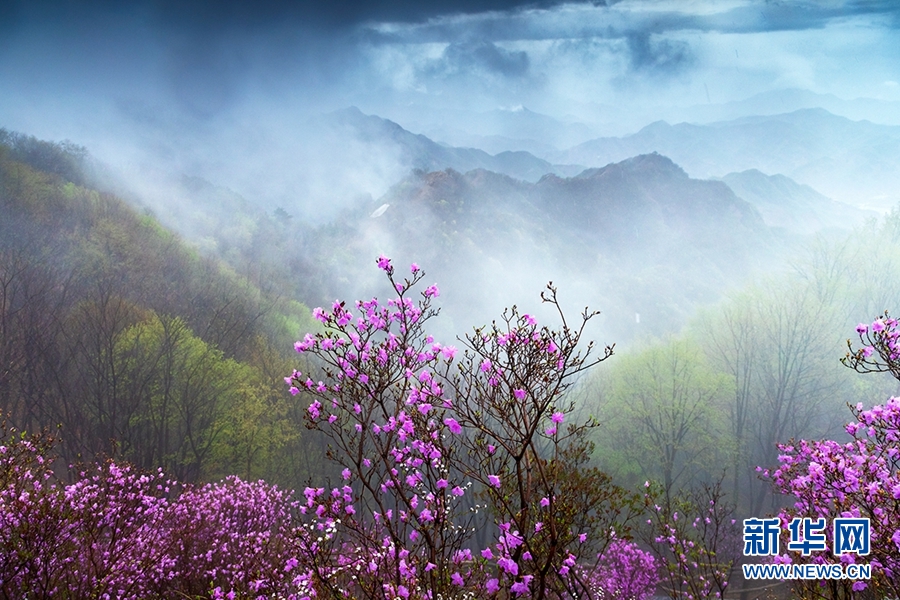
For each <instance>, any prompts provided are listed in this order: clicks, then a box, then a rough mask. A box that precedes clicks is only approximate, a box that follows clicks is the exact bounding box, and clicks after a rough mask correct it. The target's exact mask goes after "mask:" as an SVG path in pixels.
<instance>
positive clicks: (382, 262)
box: [375, 254, 391, 271]
mask: <svg viewBox="0 0 900 600" xmlns="http://www.w3.org/2000/svg"><path fill="white" fill-rule="evenodd" d="M375 262H376V263H378V268H379V269H381V270H382V271H389V270H390V269H391V259H389V258H388V257H387V256H385V255H384V254H382V255H380V256H379V257H378V259H377V260H376V261H375Z"/></svg>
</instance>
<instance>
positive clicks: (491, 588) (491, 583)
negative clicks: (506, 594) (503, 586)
mask: <svg viewBox="0 0 900 600" xmlns="http://www.w3.org/2000/svg"><path fill="white" fill-rule="evenodd" d="M484 589H485V590H486V591H487V593H488V594H493V593H494V592H496V591H497V590H499V589H500V582H499V581H498V580H497V579H488V581H487V583H486V584H484Z"/></svg>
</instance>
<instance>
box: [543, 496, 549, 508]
mask: <svg viewBox="0 0 900 600" xmlns="http://www.w3.org/2000/svg"><path fill="white" fill-rule="evenodd" d="M548 506H550V498H547V497H546V496H544V497H543V498H541V507H542V508H547V507H548Z"/></svg>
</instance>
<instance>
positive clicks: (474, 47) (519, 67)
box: [426, 40, 529, 78]
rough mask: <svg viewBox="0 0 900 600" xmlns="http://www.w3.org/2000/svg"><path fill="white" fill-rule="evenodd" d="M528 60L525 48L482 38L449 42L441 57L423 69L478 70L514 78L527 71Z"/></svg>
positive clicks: (449, 72) (447, 72) (430, 71)
mask: <svg viewBox="0 0 900 600" xmlns="http://www.w3.org/2000/svg"><path fill="white" fill-rule="evenodd" d="M528 64H529V61H528V54H527V53H526V52H523V51H510V50H506V49H504V48H500V47H499V46H497V45H496V44H493V43H491V42H488V41H484V40H482V41H477V42H462V43H453V44H450V45H449V46H447V48H445V49H444V53H443V55H442V56H441V58H440V59H439V60H437V61H434V62H433V63H431V64H430V65H429V66H428V67H427V68H426V71H427V72H428V74H430V75H438V76H452V75H455V74H457V73H471V72H472V71H482V72H485V73H487V74H489V75H499V76H503V77H514V78H517V77H523V76H525V75H526V74H527V73H528Z"/></svg>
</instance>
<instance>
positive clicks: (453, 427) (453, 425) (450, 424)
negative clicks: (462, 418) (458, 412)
mask: <svg viewBox="0 0 900 600" xmlns="http://www.w3.org/2000/svg"><path fill="white" fill-rule="evenodd" d="M444 425H446V426H447V428H448V429H449V430H450V433H452V434H454V435H459V434H460V433H462V427H461V426H460V424H459V423H457V421H456V419H454V418H452V417H447V418H446V419H444Z"/></svg>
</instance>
